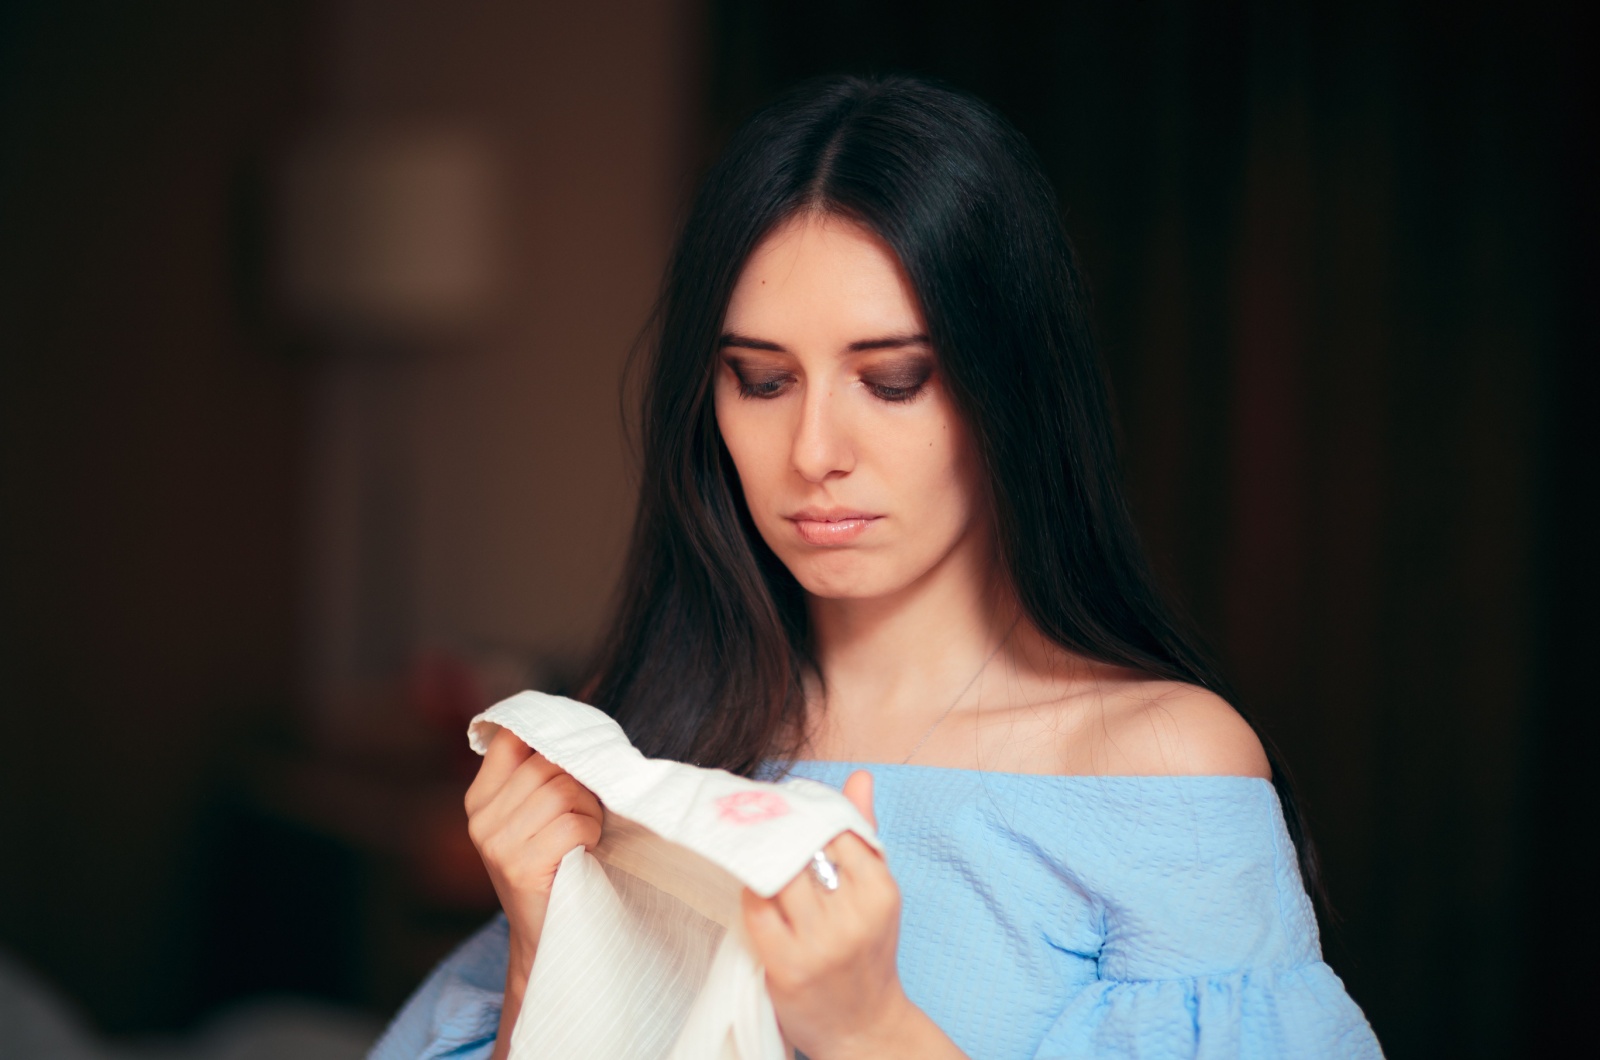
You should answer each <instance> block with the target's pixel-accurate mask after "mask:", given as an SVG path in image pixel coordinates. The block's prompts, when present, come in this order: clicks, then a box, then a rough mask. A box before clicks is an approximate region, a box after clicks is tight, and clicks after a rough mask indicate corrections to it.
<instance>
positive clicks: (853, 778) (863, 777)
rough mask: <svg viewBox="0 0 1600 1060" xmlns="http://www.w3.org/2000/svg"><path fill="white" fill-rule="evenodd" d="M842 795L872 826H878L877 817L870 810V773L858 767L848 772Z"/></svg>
mask: <svg viewBox="0 0 1600 1060" xmlns="http://www.w3.org/2000/svg"><path fill="white" fill-rule="evenodd" d="M844 797H845V798H847V799H849V800H850V802H851V804H852V805H853V806H855V808H856V809H857V810H860V811H861V816H863V817H865V818H866V819H867V823H868V824H870V825H871V826H872V827H874V828H876V827H878V818H877V816H876V815H875V814H874V813H873V812H872V774H871V773H868V772H867V771H866V770H865V769H858V770H856V771H855V772H854V773H851V774H850V777H849V779H847V780H846V781H845V782H844Z"/></svg>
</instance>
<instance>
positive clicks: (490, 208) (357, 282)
mask: <svg viewBox="0 0 1600 1060" xmlns="http://www.w3.org/2000/svg"><path fill="white" fill-rule="evenodd" d="M492 169H493V167H492V165H491V159H490V156H489V152H488V151H487V150H486V148H485V146H484V145H483V144H482V143H481V142H480V141H478V140H476V139H474V138H473V137H470V136H468V135H465V134H464V133H460V132H455V131H438V130H434V131H427V130H394V129H389V130H354V131H353V130H345V131H341V132H329V133H324V134H322V135H319V136H316V137H313V138H311V139H309V140H307V141H306V142H305V143H303V144H302V145H301V146H300V148H299V149H298V150H296V151H295V152H294V153H293V154H292V155H291V156H290V158H289V161H288V165H287V166H286V167H285V170H284V179H283V182H282V185H281V192H282V194H281V199H280V206H281V210H280V214H279V221H280V240H279V258H278V260H279V266H280V283H281V289H282V292H283V296H284V301H285V305H286V308H287V310H288V311H289V312H290V314H291V315H292V316H293V317H294V318H295V319H297V320H298V321H300V322H302V323H305V324H309V325H312V326H314V327H318V328H322V329H326V330H332V331H337V332H340V333H353V334H355V335H360V336H379V337H383V338H396V337H399V338H415V337H427V336H433V335H437V334H439V333H441V332H451V331H456V330H459V329H460V328H463V327H467V326H470V325H471V324H473V323H474V322H476V321H478V320H480V319H481V318H482V317H483V315H484V314H485V312H486V310H487V308H488V305H489V302H490V299H491V297H492V293H493V288H494V285H495V278H496V253H495V250H496V248H495V246H494V232H495V230H496V225H495V217H494V214H495V209H494V180H493V177H494V173H493V172H492Z"/></svg>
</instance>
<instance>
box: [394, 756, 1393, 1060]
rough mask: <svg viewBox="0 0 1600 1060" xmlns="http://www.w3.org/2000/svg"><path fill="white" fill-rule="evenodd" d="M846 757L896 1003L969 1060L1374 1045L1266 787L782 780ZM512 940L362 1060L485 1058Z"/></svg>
mask: <svg viewBox="0 0 1600 1060" xmlns="http://www.w3.org/2000/svg"><path fill="white" fill-rule="evenodd" d="M857 768H867V769H870V770H871V772H872V773H873V776H874V780H875V785H874V788H875V792H874V809H875V810H876V813H877V817H878V826H879V834H880V836H881V837H882V839H883V842H884V846H885V848H886V851H887V857H888V862H889V867H890V869H891V870H892V871H893V872H894V875H895V879H896V880H897V881H898V883H899V885H900V889H901V894H902V897H903V902H902V914H901V929H900V960H899V963H900V976H901V980H902V981H903V983H904V985H905V990H906V994H907V995H908V996H909V997H910V998H911V1000H912V1001H914V1002H915V1003H916V1004H917V1005H919V1006H920V1007H921V1008H922V1009H923V1010H924V1011H925V1012H927V1013H928V1014H929V1015H930V1016H931V1017H932V1018H933V1019H934V1021H935V1022H936V1023H938V1024H939V1026H940V1027H942V1028H943V1029H944V1031H945V1033H947V1034H949V1035H950V1037H951V1038H952V1039H954V1041H955V1042H956V1044H958V1045H960V1046H961V1047H962V1048H963V1049H964V1050H965V1051H966V1052H967V1053H968V1055H970V1056H971V1057H973V1058H974V1060H989V1058H994V1060H1011V1058H1016V1060H1046V1058H1055V1057H1084V1056H1116V1057H1149V1058H1165V1057H1301V1056H1305V1057H1324V1056H1326V1057H1373V1056H1379V1055H1381V1054H1380V1052H1379V1048H1378V1043H1377V1040H1376V1039H1375V1038H1374V1037H1373V1034H1372V1031H1371V1029H1370V1028H1369V1027H1368V1025H1367V1022H1366V1020H1365V1019H1364V1018H1363V1016H1362V1014H1361V1012H1360V1010H1359V1009H1358V1008H1357V1007H1356V1005H1355V1004H1354V1002H1352V1001H1351V1000H1350V998H1349V996H1348V995H1347V994H1346V993H1345V991H1344V987H1343V985H1342V984H1341V983H1340V982H1339V979H1338V977H1337V976H1336V975H1334V973H1333V971H1332V969H1330V968H1329V967H1328V966H1327V965H1326V964H1325V963H1323V961H1322V956H1321V953H1320V950H1319V946H1318V940H1317V927H1316V920H1315V918H1314V916H1313V915H1312V911H1311V903H1310V901H1309V900H1308V899H1307V897H1306V893H1305V889H1304V887H1303V886H1302V885H1301V881H1300V875H1299V870H1298V868H1297V865H1296V862H1295V857H1294V848H1293V845H1292V844H1291V843H1290V841H1289V837H1288V834H1287V832H1286V831H1285V829H1284V825H1283V816H1282V813H1281V811H1280V809H1279V805H1278V799H1277V796H1276V794H1275V793H1274V792H1273V789H1272V786H1271V785H1270V784H1269V783H1267V782H1266V781H1264V780H1259V779H1254V778H1248V777H1057V776H1035V775H1024V774H1015V773H989V772H978V771H974V770H961V769H940V768H933V767H926V766H901V765H883V764H872V765H864V766H863V765H854V764H850V763H842V762H799V763H796V764H795V766H794V768H793V769H792V771H791V775H793V776H805V777H810V778H812V779H815V780H820V781H822V782H824V783H827V784H831V785H833V786H835V787H838V786H841V785H842V784H843V783H844V779H845V778H846V777H847V776H849V775H850V773H851V772H852V771H853V770H854V769H857ZM767 776H768V777H769V778H770V777H771V776H772V774H771V773H770V772H769V773H768V774H767ZM505 945H506V935H505V927H504V922H503V920H497V921H495V922H494V923H492V924H490V925H489V927H487V928H485V929H484V931H483V932H480V933H479V934H478V935H477V936H475V937H474V938H473V939H472V940H470V941H469V942H468V943H466V944H465V945H464V946H463V947H462V948H461V949H460V950H458V951H457V953H456V954H455V955H453V956H452V957H451V958H449V959H447V960H446V961H445V962H444V963H443V964H441V966H440V967H439V968H438V969H436V970H435V971H434V973H433V974H432V975H431V976H430V977H429V979H428V980H427V982H425V983H424V984H423V986H422V987H421V988H419V990H418V991H417V993H416V995H414V996H413V997H412V999H411V1000H410V1001H409V1002H408V1003H407V1004H406V1006H405V1008H404V1009H402V1011H401V1012H400V1014H399V1016H397V1017H396V1019H395V1022H394V1024H393V1025H392V1026H391V1028H390V1030H389V1032H388V1033H387V1034H386V1035H385V1037H384V1038H383V1039H382V1040H381V1041H380V1042H379V1043H378V1045H377V1047H376V1048H375V1050H374V1052H373V1056H375V1057H380V1058H383V1060H390V1058H399V1057H406V1058H411V1057H436V1056H461V1057H467V1056H480V1055H482V1056H486V1055H487V1054H488V1052H489V1050H490V1046H491V1045H492V1042H493V1037H494V1033H495V1023H496V1021H497V1019H498V1015H499V1001H500V996H499V993H498V991H499V990H500V986H501V984H502V983H503V981H504V977H505V961H506V956H505Z"/></svg>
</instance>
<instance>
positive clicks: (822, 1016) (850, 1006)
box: [743, 770, 960, 1060]
mask: <svg viewBox="0 0 1600 1060" xmlns="http://www.w3.org/2000/svg"><path fill="white" fill-rule="evenodd" d="M844 794H845V797H846V798H848V799H849V800H850V801H851V802H853V803H855V805H856V808H857V809H858V810H860V811H861V813H862V816H864V817H866V819H867V820H868V821H871V822H872V823H873V825H874V826H876V824H877V821H876V819H875V818H874V817H873V813H872V775H871V774H870V773H867V772H866V771H865V770H857V771H856V772H854V773H852V774H851V775H850V779H848V780H846V781H845V784H844ZM824 852H825V853H826V854H827V855H828V858H829V859H830V860H831V861H833V862H834V863H835V864H837V865H838V866H839V888H838V890H835V891H825V890H823V888H822V886H821V885H820V884H819V883H818V882H817V881H816V880H815V879H814V878H812V876H811V873H810V872H809V871H807V872H802V873H801V874H800V875H799V876H796V877H795V878H794V880H792V881H791V882H790V883H789V884H788V885H787V886H786V887H784V889H783V890H781V891H779V892H778V893H777V894H776V895H774V896H773V897H772V898H767V899H764V898H761V897H759V896H758V895H756V893H755V892H754V891H751V890H750V889H748V888H746V889H745V891H744V895H743V899H744V923H745V930H746V931H747V932H748V933H749V935H750V941H751V943H752V945H753V946H754V948H755V951H756V956H757V957H758V958H759V959H760V961H761V963H762V964H763V965H765V966H766V973H767V991H768V993H770V994H771V995H772V1005H773V1008H774V1009H775V1010H776V1011H777V1015H778V1025H779V1026H780V1027H781V1028H782V1030H783V1033H784V1036H785V1037H786V1038H788V1039H789V1041H790V1043H791V1044H793V1045H794V1046H796V1047H797V1048H798V1049H799V1050H800V1051H801V1052H802V1053H804V1054H805V1055H806V1056H807V1057H810V1058H811V1060H833V1058H836V1057H839V1058H844V1057H856V1056H862V1057H890V1056H896V1055H902V1054H903V1055H907V1056H913V1055H915V1056H938V1055H955V1056H959V1055H960V1050H958V1049H956V1048H955V1046H954V1044H953V1043H951V1042H950V1040H949V1039H948V1038H946V1037H945V1036H944V1035H943V1034H942V1033H941V1032H940V1031H939V1030H938V1028H937V1027H936V1026H934V1024H933V1022H932V1021H931V1020H929V1019H928V1017H927V1016H926V1015H925V1014H924V1013H923V1012H922V1011H921V1010H920V1009H918V1008H917V1007H916V1006H915V1005H913V1004H912V1003H911V1001H910V1000H909V999H908V998H907V997H906V995H905V991H904V990H903V989H901V986H900V973H899V969H898V966H897V963H896V958H897V956H898V953H899V945H900V888H899V887H898V886H897V885H896V884H895V882H894V877H893V876H891V875H890V874H889V867H888V866H887V865H885V864H884V861H883V858H882V857H881V856H880V855H879V854H878V852H877V851H876V850H874V849H872V848H871V847H870V846H868V845H867V844H866V843H865V842H864V841H863V840H862V839H861V838H860V837H859V836H857V835H855V834H853V833H850V832H846V833H845V834H844V835H841V836H839V837H838V838H837V839H835V840H834V841H833V842H831V843H829V844H828V845H827V847H825V848H824ZM913 1049H921V1050H923V1051H917V1052H913V1051H909V1050H913ZM930 1049H931V1051H927V1050H930Z"/></svg>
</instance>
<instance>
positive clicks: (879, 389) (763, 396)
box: [734, 375, 924, 405]
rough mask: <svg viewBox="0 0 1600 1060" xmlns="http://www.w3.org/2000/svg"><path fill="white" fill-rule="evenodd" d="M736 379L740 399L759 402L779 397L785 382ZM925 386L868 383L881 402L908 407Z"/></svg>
mask: <svg viewBox="0 0 1600 1060" xmlns="http://www.w3.org/2000/svg"><path fill="white" fill-rule="evenodd" d="M734 378H735V379H737V380H738V384H739V396H740V397H742V398H754V399H756V400H758V401H759V400H767V399H770V398H775V397H777V396H778V393H779V388H780V387H781V386H782V385H783V382H784V380H781V379H768V380H763V381H762V382H760V383H746V382H745V381H744V380H743V379H739V378H738V376H737V375H735V376H734ZM923 385H924V384H922V383H917V384H915V385H913V386H883V385H881V384H878V383H868V384H867V389H868V390H870V391H872V393H873V395H874V396H876V397H877V398H878V400H880V401H885V402H888V403H889V404H891V405H906V404H910V403H911V402H913V401H915V400H916V399H917V398H918V397H920V396H921V395H922V388H923Z"/></svg>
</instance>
